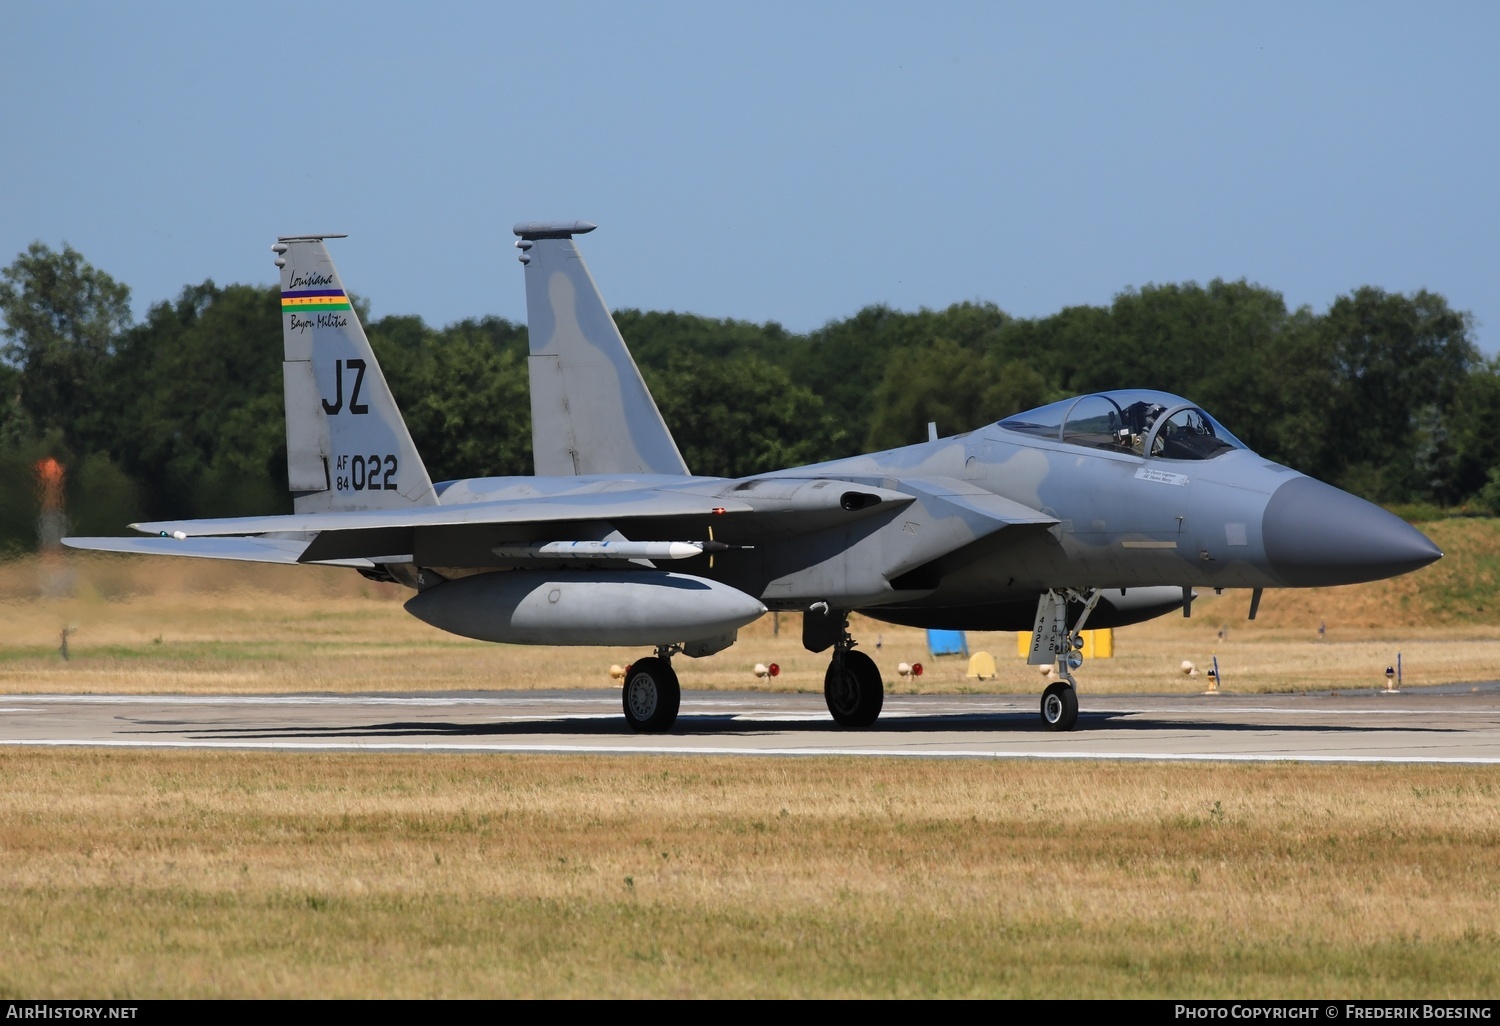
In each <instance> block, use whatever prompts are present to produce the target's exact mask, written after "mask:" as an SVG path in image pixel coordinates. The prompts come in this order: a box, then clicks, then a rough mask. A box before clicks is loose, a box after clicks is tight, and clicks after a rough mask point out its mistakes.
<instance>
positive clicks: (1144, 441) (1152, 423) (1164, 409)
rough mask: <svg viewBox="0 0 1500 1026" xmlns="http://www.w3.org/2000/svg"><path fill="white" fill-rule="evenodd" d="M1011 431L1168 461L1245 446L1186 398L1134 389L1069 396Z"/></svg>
mask: <svg viewBox="0 0 1500 1026" xmlns="http://www.w3.org/2000/svg"><path fill="white" fill-rule="evenodd" d="M1000 427H1002V428H1004V429H1005V430H1007V431H1018V432H1020V433H1021V434H1024V435H1035V436H1037V437H1040V438H1051V439H1055V440H1057V441H1060V442H1067V443H1070V444H1072V445H1087V446H1090V447H1092V448H1095V449H1107V450H1110V451H1112V452H1124V453H1134V454H1135V455H1137V456H1155V457H1157V458H1158V459H1166V460H1210V459H1213V458H1214V457H1215V456H1219V455H1222V454H1224V453H1226V452H1231V451H1233V450H1235V449H1243V448H1245V443H1244V442H1241V441H1240V440H1239V439H1238V438H1236V437H1234V435H1232V434H1230V433H1229V432H1228V431H1226V430H1225V429H1224V427H1223V425H1221V424H1220V423H1219V422H1218V421H1216V420H1214V419H1213V418H1212V417H1210V416H1209V415H1208V414H1207V413H1206V412H1204V411H1203V410H1202V409H1200V408H1199V407H1197V406H1194V405H1193V404H1192V403H1190V402H1188V401H1187V400H1186V399H1183V398H1182V397H1181V396H1176V395H1172V394H1171V393H1169V392H1155V391H1151V390H1149V389H1140V388H1130V389H1120V390H1118V391H1114V392H1096V393H1094V394H1093V395H1085V396H1078V397H1076V398H1073V399H1064V400H1062V401H1061V402H1056V403H1052V404H1050V405H1047V406H1041V407H1038V408H1037V409H1035V410H1028V411H1026V412H1025V413H1018V414H1016V415H1015V416H1014V417H1008V418H1006V419H1005V420H1002V421H1001V422H1000Z"/></svg>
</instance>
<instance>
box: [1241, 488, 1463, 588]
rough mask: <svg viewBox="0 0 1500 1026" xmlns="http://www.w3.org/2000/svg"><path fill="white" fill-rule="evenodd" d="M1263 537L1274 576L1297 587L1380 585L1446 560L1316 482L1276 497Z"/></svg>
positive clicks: (1420, 539)
mask: <svg viewBox="0 0 1500 1026" xmlns="http://www.w3.org/2000/svg"><path fill="white" fill-rule="evenodd" d="M1261 536H1262V538H1264V539H1265V545H1266V558H1267V560H1268V561H1269V562H1270V564H1271V571H1272V573H1274V574H1276V576H1278V577H1280V578H1281V579H1282V580H1283V581H1285V582H1286V583H1287V584H1288V585H1291V586H1292V587H1325V586H1328V585H1334V584H1358V583H1359V582H1361V581H1378V580H1382V579H1384V578H1386V577H1395V576H1396V575H1397V574H1404V573H1407V572H1409V571H1412V570H1417V569H1420V568H1421V567H1424V566H1426V565H1427V564H1428V563H1431V562H1433V561H1435V560H1437V559H1440V558H1442V555H1443V552H1442V550H1441V549H1439V548H1438V547H1437V546H1436V545H1434V544H1433V543H1432V541H1431V539H1429V538H1428V537H1427V536H1426V535H1425V534H1423V533H1422V532H1421V531H1418V530H1417V529H1416V528H1415V527H1412V526H1411V525H1410V524H1408V523H1407V522H1406V521H1405V520H1402V519H1401V518H1400V517H1398V516H1395V515H1393V514H1391V513H1387V512H1386V511H1385V510H1383V509H1381V508H1380V507H1379V506H1376V505H1375V504H1374V503H1370V502H1366V501H1365V500H1364V499H1361V498H1359V497H1358V496H1354V495H1350V494H1349V493H1348V492H1345V491H1340V490H1339V489H1337V488H1335V487H1333V486H1332V485H1326V484H1324V483H1323V482H1321V481H1315V480H1313V479H1312V478H1310V477H1299V478H1294V479H1293V480H1291V481H1288V482H1287V483H1286V484H1284V485H1282V486H1281V487H1280V488H1278V489H1276V491H1275V492H1273V493H1272V495H1271V499H1270V501H1269V502H1268V503H1266V511H1265V514H1264V516H1263V518H1262V520H1261Z"/></svg>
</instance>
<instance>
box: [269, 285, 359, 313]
mask: <svg viewBox="0 0 1500 1026" xmlns="http://www.w3.org/2000/svg"><path fill="white" fill-rule="evenodd" d="M347 309H349V296H348V294H347V293H346V292H345V291H344V290H343V289H305V290H303V291H301V292H283V293H282V294H281V310H282V312H283V313H286V312H287V311H297V312H301V311H303V310H347Z"/></svg>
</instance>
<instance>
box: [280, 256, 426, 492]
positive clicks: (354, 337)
mask: <svg viewBox="0 0 1500 1026" xmlns="http://www.w3.org/2000/svg"><path fill="white" fill-rule="evenodd" d="M325 238H343V236H341V235H328V236H323V235H318V236H312V235H292V236H283V237H281V238H280V239H278V240H277V242H276V245H274V246H272V247H271V249H272V251H274V252H275V253H276V266H278V267H280V268H281V330H282V338H283V339H284V341H285V346H286V348H285V356H284V359H285V362H284V363H283V364H282V380H283V385H284V387H285V390H286V462H287V478H288V484H289V485H290V486H291V489H292V499H293V504H294V506H295V508H296V511H297V512H298V513H315V512H322V511H332V510H340V511H343V510H359V509H400V508H403V507H407V506H432V505H435V504H436V503H437V495H436V493H434V492H433V489H432V480H431V479H430V478H429V477H428V476H427V468H426V467H425V466H423V465H422V458H421V457H420V456H418V455H417V448H416V446H415V445H413V444H412V440H411V435H410V434H409V433H408V432H407V430H406V422H405V421H403V420H402V419H401V411H400V410H398V409H397V408H396V400H395V398H394V397H393V396H392V395H391V390H390V388H389V387H387V385H386V383H385V375H384V374H382V373H381V372H380V364H379V362H378V361H377V360H376V359H375V353H374V352H373V351H372V350H371V349H370V342H369V340H368V339H367V338H365V331H364V328H362V327H360V323H359V317H358V316H357V315H356V314H355V312H354V308H353V307H352V306H351V305H350V303H349V294H348V293H347V292H345V291H344V283H343V282H342V281H340V280H339V275H338V271H336V270H335V269H334V266H333V261H332V260H331V259H329V256H328V249H327V247H325V246H324V245H323V240H324V239H325Z"/></svg>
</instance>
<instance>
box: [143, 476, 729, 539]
mask: <svg viewBox="0 0 1500 1026" xmlns="http://www.w3.org/2000/svg"><path fill="white" fill-rule="evenodd" d="M751 508H752V507H750V506H749V505H747V504H745V503H742V502H736V501H735V500H733V499H725V498H720V497H717V496H703V495H694V494H689V493H685V492H680V491H672V490H666V489H655V488H653V489H637V490H635V491H628V492H590V493H584V494H575V495H565V496H556V497H554V496H538V497H535V498H523V499H508V500H502V501H497V502H466V503H463V504H461V505H455V506H423V507H419V508H415V509H394V510H391V509H372V510H357V511H353V512H346V513H340V512H333V513H292V514H286V515H282V516H269V517H224V518H220V519H212V520H162V521H155V522H149V523H140V524H131V525H130V526H131V527H132V528H134V529H135V530H137V531H141V532H144V533H146V534H155V535H162V536H166V537H171V538H175V537H176V536H178V535H182V536H183V537H187V538H201V537H213V536H226V535H251V534H279V533H283V532H290V533H298V534H301V533H307V532H329V531H369V530H378V529H383V528H413V527H461V526H469V525H482V524H534V523H545V522H549V521H578V520H602V519H616V518H633V517H683V516H711V515H716V514H724V513H747V512H750V511H751Z"/></svg>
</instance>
